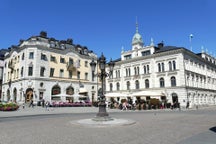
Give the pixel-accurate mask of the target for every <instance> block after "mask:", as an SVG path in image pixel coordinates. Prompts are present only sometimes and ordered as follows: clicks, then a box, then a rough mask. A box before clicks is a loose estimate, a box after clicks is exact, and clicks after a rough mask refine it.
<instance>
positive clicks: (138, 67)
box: [137, 67, 139, 75]
mask: <svg viewBox="0 0 216 144" xmlns="http://www.w3.org/2000/svg"><path fill="white" fill-rule="evenodd" d="M137 75H139V67H137Z"/></svg>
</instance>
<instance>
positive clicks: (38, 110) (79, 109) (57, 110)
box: [0, 106, 119, 118]
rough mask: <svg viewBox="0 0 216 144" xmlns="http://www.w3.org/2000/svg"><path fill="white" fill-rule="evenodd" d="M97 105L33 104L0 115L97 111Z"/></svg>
mask: <svg viewBox="0 0 216 144" xmlns="http://www.w3.org/2000/svg"><path fill="white" fill-rule="evenodd" d="M111 111H112V112H117V111H119V110H118V109H107V112H111ZM97 112H98V107H54V108H53V107H49V108H48V109H46V108H45V107H44V108H43V107H40V106H35V107H34V108H32V107H26V108H25V109H23V108H22V107H20V108H19V109H18V110H17V111H0V118H1V117H16V116H30V115H47V114H65V113H66V114H67V113H97Z"/></svg>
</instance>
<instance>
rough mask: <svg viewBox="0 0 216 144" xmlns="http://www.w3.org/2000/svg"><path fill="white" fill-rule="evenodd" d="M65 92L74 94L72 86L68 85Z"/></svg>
mask: <svg viewBox="0 0 216 144" xmlns="http://www.w3.org/2000/svg"><path fill="white" fill-rule="evenodd" d="M66 94H68V95H73V94H74V88H73V87H72V86H69V87H68V88H67V89H66Z"/></svg>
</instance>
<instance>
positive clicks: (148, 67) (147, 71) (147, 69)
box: [147, 65, 150, 74]
mask: <svg viewBox="0 0 216 144" xmlns="http://www.w3.org/2000/svg"><path fill="white" fill-rule="evenodd" d="M149 73H150V72H149V65H147V74H149Z"/></svg>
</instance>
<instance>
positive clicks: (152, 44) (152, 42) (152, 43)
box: [150, 38, 154, 46]
mask: <svg viewBox="0 0 216 144" xmlns="http://www.w3.org/2000/svg"><path fill="white" fill-rule="evenodd" d="M150 46H154V40H153V38H151V44H150Z"/></svg>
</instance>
